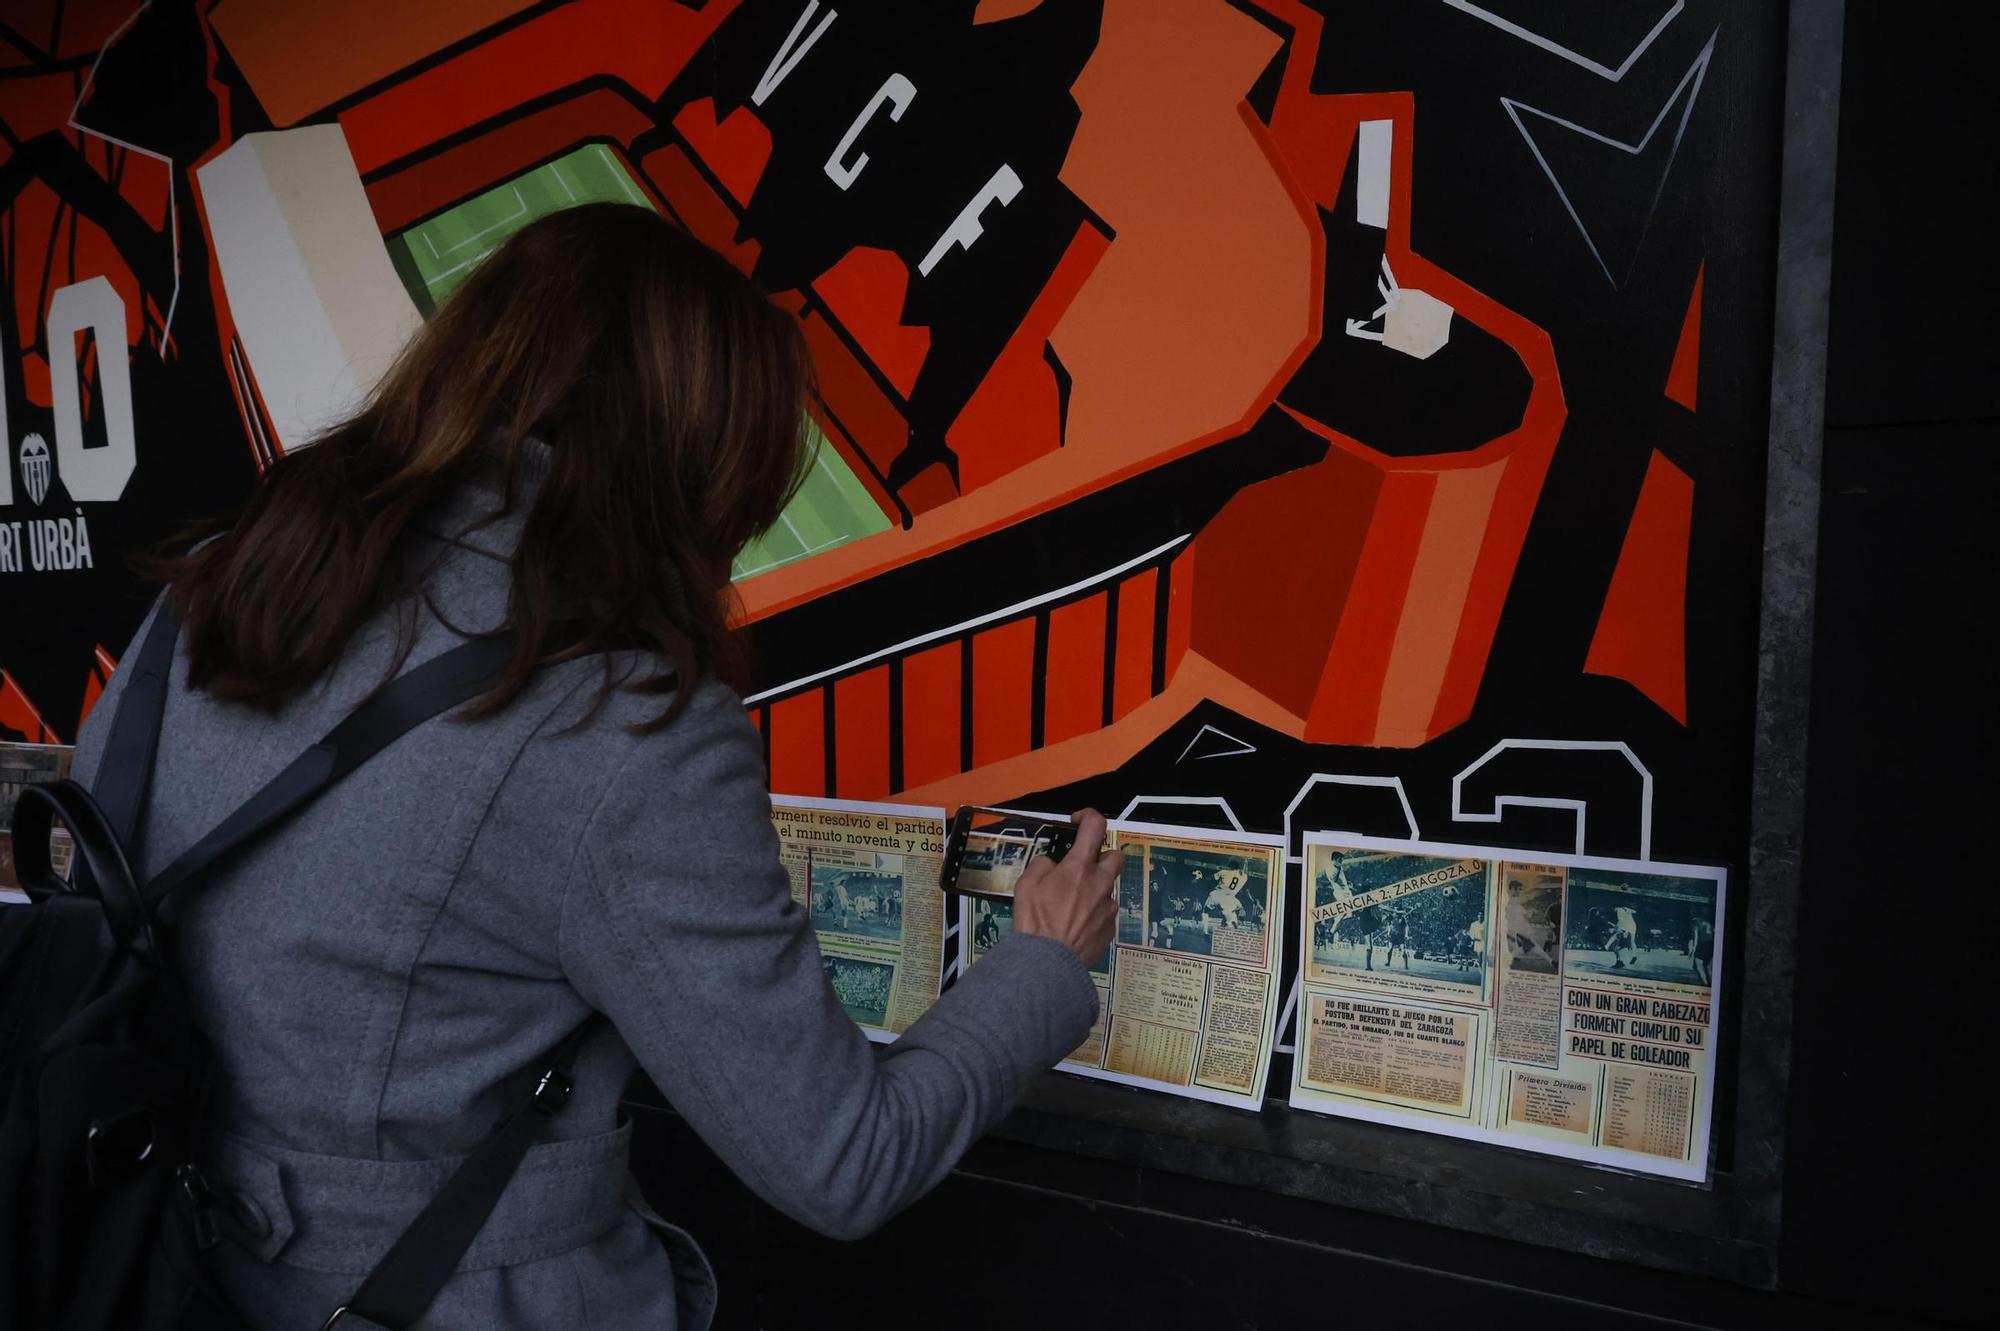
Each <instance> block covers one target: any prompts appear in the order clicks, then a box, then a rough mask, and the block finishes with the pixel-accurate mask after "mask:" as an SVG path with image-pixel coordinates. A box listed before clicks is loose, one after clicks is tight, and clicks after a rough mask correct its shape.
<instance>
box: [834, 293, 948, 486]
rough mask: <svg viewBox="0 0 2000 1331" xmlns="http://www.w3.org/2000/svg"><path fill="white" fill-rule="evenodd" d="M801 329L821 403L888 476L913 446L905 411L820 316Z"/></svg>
mask: <svg viewBox="0 0 2000 1331" xmlns="http://www.w3.org/2000/svg"><path fill="white" fill-rule="evenodd" d="M800 327H801V331H803V332H804V333H805V335H806V345H807V346H808V347H810V348H811V349H812V357H813V366H814V368H815V369H816V370H817V371H818V372H819V395H820V397H821V399H822V400H824V401H825V403H826V405H827V409H828V410H830V411H831V412H832V413H833V414H834V416H835V417H837V418H838V419H839V421H840V424H841V425H842V426H843V427H845V429H846V432H847V437H848V439H849V440H850V441H852V442H853V444H854V446H855V447H856V448H857V449H859V450H860V451H861V453H862V455H863V456H864V457H866V458H867V459H868V463H869V469H870V470H872V471H876V472H886V471H887V470H888V469H889V463H890V461H891V460H893V459H894V458H895V456H896V455H897V454H898V453H900V452H902V451H903V446H904V444H906V443H908V442H909V437H910V427H909V426H908V425H907V424H905V423H904V420H903V412H902V409H901V408H900V407H898V406H897V405H896V404H895V403H894V402H892V401H890V400H889V396H888V394H886V393H884V392H883V391H882V387H881V385H880V384H877V383H876V382H875V380H874V379H873V378H871V377H870V376H869V374H868V371H867V369H866V368H865V367H864V366H863V365H862V364H861V362H860V361H858V360H856V359H855V358H854V353H853V352H852V351H850V350H848V348H847V344H846V343H845V342H842V341H841V340H840V335H839V334H838V333H836V332H834V331H833V326H832V325H831V324H829V323H827V321H826V320H825V319H823V318H821V317H820V316H819V314H818V312H816V311H815V312H814V313H812V314H808V315H807V316H806V317H805V318H804V319H802V320H800ZM939 470H940V471H941V470H942V468H940V469H939ZM949 485H950V478H949V477H947V478H946V486H947V490H948V494H947V497H949V493H951V492H949ZM907 490H908V487H905V491H906V493H905V494H904V496H903V499H904V502H905V503H910V506H911V508H912V509H913V510H916V509H917V505H916V504H914V503H911V501H910V498H909V495H908V493H907Z"/></svg>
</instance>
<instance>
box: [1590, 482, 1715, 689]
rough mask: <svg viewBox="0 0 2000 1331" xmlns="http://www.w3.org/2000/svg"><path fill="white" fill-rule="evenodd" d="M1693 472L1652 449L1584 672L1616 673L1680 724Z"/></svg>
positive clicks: (1612, 675)
mask: <svg viewBox="0 0 2000 1331" xmlns="http://www.w3.org/2000/svg"><path fill="white" fill-rule="evenodd" d="M1693 522H1694V480H1693V478H1691V477H1690V476H1689V475H1688V474H1687V473H1686V472H1684V471H1682V470H1681V469H1680V468H1679V467H1676V466H1675V465H1674V464H1673V463H1671V462H1669V461H1668V460H1667V459H1666V456H1665V455H1664V454H1662V453H1660V452H1659V451H1658V450H1655V451H1654V453H1653V460H1652V462H1651V463H1649V464H1648V465H1647V467H1646V480H1645V482H1644V484H1642V485H1641V486H1640V487H1639V502H1638V503H1637V504H1636V505H1635V506H1634V507H1633V509H1632V522H1631V525H1630V526H1628V527H1627V528H1626V529H1625V545H1624V548H1623V549H1621V550H1620V551H1619V552H1618V566H1617V567H1616V568H1615V569H1613V570H1612V573H1611V585H1610V587H1609V588H1607V589H1606V591H1605V593H1604V609H1603V610H1602V611H1600V612H1599V614H1598V616H1597V632H1596V633H1594V634H1593V635H1592V636H1591V639H1590V654H1589V656H1587V657H1585V658H1584V662H1583V668H1584V671H1585V673H1587V674H1592V675H1609V676H1611V677H1612V678H1614V679H1622V680H1624V681H1625V682H1626V683H1628V684H1630V685H1631V686H1632V687H1633V688H1635V689H1637V690H1639V692H1641V693H1643V694H1645V695H1646V696H1647V697H1648V698H1651V699H1652V700H1653V701H1654V702H1655V703H1657V704H1658V705H1659V707H1660V709H1661V710H1662V711H1664V712H1666V714H1667V715H1669V716H1671V717H1673V718H1674V720H1676V721H1678V722H1680V723H1681V724H1682V725H1686V724H1687V719H1688V709H1687V570H1688V533H1689V531H1690V529H1691V528H1692V526H1693Z"/></svg>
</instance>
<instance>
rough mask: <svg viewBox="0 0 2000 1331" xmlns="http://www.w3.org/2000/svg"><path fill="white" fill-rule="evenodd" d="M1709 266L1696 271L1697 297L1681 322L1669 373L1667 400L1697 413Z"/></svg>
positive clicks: (1689, 303) (1689, 304)
mask: <svg viewBox="0 0 2000 1331" xmlns="http://www.w3.org/2000/svg"><path fill="white" fill-rule="evenodd" d="M1707 272H1708V265H1707V264H1706V263H1704V264H1702V266H1701V267H1699V268H1697V269H1695V270H1694V294H1693V295H1691V296H1689V297H1688V308H1687V315H1686V317H1685V318H1683V319H1682V320H1681V340H1680V341H1679V342H1678V343H1676V344H1675V346H1674V363H1673V367H1672V368H1671V369H1669V370H1668V371H1667V396H1668V397H1670V398H1672V399H1673V400H1674V401H1676V402H1678V403H1680V404H1681V405H1682V406H1683V407H1686V408H1687V409H1688V410H1689V411H1693V410H1694V398H1695V381H1696V380H1697V379H1699V378H1700V377H1701V279H1702V278H1703V277H1704V276H1706V275H1707Z"/></svg>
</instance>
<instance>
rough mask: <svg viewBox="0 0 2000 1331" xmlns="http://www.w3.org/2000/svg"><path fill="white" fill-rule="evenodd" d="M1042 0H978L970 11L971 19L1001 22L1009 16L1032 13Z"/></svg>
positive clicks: (979, 21) (981, 21)
mask: <svg viewBox="0 0 2000 1331" xmlns="http://www.w3.org/2000/svg"><path fill="white" fill-rule="evenodd" d="M1041 3H1042V0H979V7H978V8H977V9H974V10H973V11H972V21H973V22H974V23H975V24H978V23H1001V22H1004V21H1005V20H1007V19H1010V18H1019V17H1020V16H1021V15H1023V14H1029V13H1033V12H1034V11H1035V10H1036V9H1037V8H1039V7H1040V5H1041Z"/></svg>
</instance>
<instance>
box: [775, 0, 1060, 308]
mask: <svg viewBox="0 0 2000 1331" xmlns="http://www.w3.org/2000/svg"><path fill="white" fill-rule="evenodd" d="M818 12H819V0H806V7H805V11H804V12H803V13H801V14H800V15H799V21H798V22H796V23H794V24H793V25H792V30H791V31H790V32H789V33H787V34H785V40H784V41H782V42H780V43H779V44H778V49H777V50H776V51H774V52H773V53H772V55H771V61H770V63H769V64H767V65H765V66H764V72H763V74H762V75H760V76H759V77H758V79H757V87H756V89H755V90H754V91H753V92H752V93H751V94H750V104H751V105H752V106H762V105H763V104H764V99H765V98H767V97H769V96H770V95H771V94H772V93H774V92H776V91H777V90H778V86H779V85H780V84H782V83H783V82H784V81H785V79H786V78H787V77H788V76H789V75H790V74H791V72H792V71H793V70H794V69H796V68H798V64H799V62H800V61H801V60H803V59H805V58H806V52H808V51H810V50H812V48H813V43H815V42H817V41H818V40H819V39H820V37H821V35H822V34H824V33H825V32H826V30H827V29H828V28H829V27H831V26H832V25H833V21H834V19H835V18H837V17H839V14H838V11H836V10H832V9H829V10H827V11H826V17H825V18H823V19H821V20H820V21H819V23H818V25H817V26H814V27H813V29H812V31H811V32H807V31H806V27H807V25H808V24H811V23H812V20H813V15H814V14H816V13H818ZM916 97H917V85H916V84H914V83H912V82H910V80H909V79H907V78H905V77H904V76H903V75H901V74H891V75H889V77H888V78H886V79H884V80H883V81H882V86H881V87H879V88H877V89H876V90H875V95H874V96H873V97H870V98H869V99H868V104H867V105H865V106H863V107H862V108H861V111H860V114H858V115H856V116H855V117H854V119H853V120H851V121H849V122H848V126H847V132H846V133H845V134H842V135H841V136H840V142H839V143H837V144H835V145H834V148H833V155H832V156H831V157H828V158H827V159H826V167H825V170H826V175H827V179H829V180H831V181H832V182H833V183H834V184H835V185H837V186H839V187H840V188H841V189H843V190H844V189H848V188H850V187H851V186H852V185H853V184H854V182H855V181H856V180H857V179H858V178H859V177H860V175H861V171H862V168H863V167H865V166H867V165H868V154H867V153H859V154H856V155H855V156H854V158H853V160H851V161H850V160H849V159H848V154H849V153H852V152H853V151H854V144H855V140H857V139H859V138H860V137H861V131H862V130H863V129H866V128H867V127H868V123H869V122H870V121H871V120H873V119H874V118H875V113H876V112H877V111H879V110H881V108H882V107H883V106H885V105H886V106H888V107H889V119H890V120H891V121H892V122H893V121H899V120H901V119H902V118H903V112H905V111H907V110H908V109H909V107H910V103H911V102H913V101H915V100H916ZM1020 192H1021V177H1020V176H1019V175H1018V174H1016V173H1015V171H1014V168H1013V167H1012V166H1009V165H1008V164H1007V163H1005V162H1002V163H1001V164H1000V168H999V169H998V170H997V171H995V172H994V173H993V174H992V176H990V177H989V178H988V179H987V181H986V183H985V184H984V185H982V186H981V187H980V189H979V192H978V193H977V194H975V195H973V196H972V198H971V200H970V201H968V202H967V203H966V205H965V207H963V208H961V209H959V211H958V216H957V217H955V218H953V219H952V223H951V225H950V226H948V227H946V228H945V230H944V234H943V235H941V236H939V237H938V238H937V243H936V244H935V245H932V246H931V248H930V252H929V253H928V254H926V255H924V260H923V262H922V263H921V264H919V265H917V271H918V273H919V274H920V275H921V276H924V277H929V276H930V275H931V269H933V268H935V267H937V266H938V264H939V263H940V262H941V261H942V260H943V259H944V256H945V255H947V254H949V253H950V252H951V251H952V249H953V248H957V249H962V250H969V249H971V248H972V243H973V242H974V241H976V240H978V239H979V238H980V237H981V236H983V235H985V234H986V226H985V223H984V222H983V221H982V220H981V219H982V215H983V214H984V213H985V212H986V210H987V209H988V208H990V207H992V206H993V205H994V204H996V203H997V204H999V205H1000V206H1001V207H1002V208H1005V207H1006V206H1007V205H1008V204H1010V203H1012V202H1013V201H1014V197H1015V196H1016V195H1018V194H1019V193H1020Z"/></svg>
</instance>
